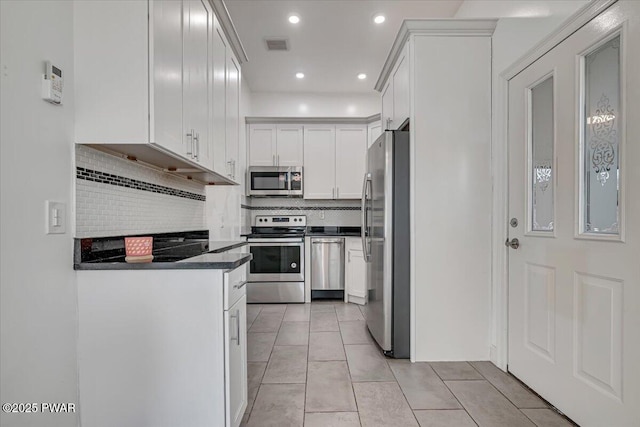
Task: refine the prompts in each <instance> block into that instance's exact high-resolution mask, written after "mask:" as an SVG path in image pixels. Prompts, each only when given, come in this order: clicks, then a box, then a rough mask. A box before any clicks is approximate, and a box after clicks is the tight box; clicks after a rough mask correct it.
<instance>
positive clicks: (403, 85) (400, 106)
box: [391, 45, 410, 129]
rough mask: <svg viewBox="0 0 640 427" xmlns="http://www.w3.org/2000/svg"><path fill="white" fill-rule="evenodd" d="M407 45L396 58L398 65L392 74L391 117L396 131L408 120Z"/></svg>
mask: <svg viewBox="0 0 640 427" xmlns="http://www.w3.org/2000/svg"><path fill="white" fill-rule="evenodd" d="M407 49H408V45H407V46H406V47H405V48H404V49H403V51H402V52H403V53H402V55H401V56H400V58H398V65H397V66H396V69H395V71H394V72H393V115H392V116H391V117H392V119H391V126H392V129H398V128H399V127H400V126H401V125H402V123H404V122H405V120H407V119H408V118H409V108H410V104H409V103H410V94H409V55H407Z"/></svg>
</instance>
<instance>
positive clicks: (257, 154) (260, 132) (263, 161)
mask: <svg viewBox="0 0 640 427" xmlns="http://www.w3.org/2000/svg"><path fill="white" fill-rule="evenodd" d="M275 155H276V126H275V125H250V126H249V166H275V165H276V158H275Z"/></svg>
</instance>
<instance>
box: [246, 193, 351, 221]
mask: <svg viewBox="0 0 640 427" xmlns="http://www.w3.org/2000/svg"><path fill="white" fill-rule="evenodd" d="M249 201H250V203H251V205H250V206H247V207H246V208H244V209H242V211H243V212H245V211H246V212H250V215H251V219H250V222H251V225H253V224H255V218H256V216H257V215H306V216H307V225H310V226H312V225H319V226H359V225H360V222H361V217H360V201H359V200H305V199H302V198H276V197H270V198H266V197H265V198H257V197H254V198H251V199H249Z"/></svg>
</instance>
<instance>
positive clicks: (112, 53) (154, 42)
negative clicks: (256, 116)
mask: <svg viewBox="0 0 640 427" xmlns="http://www.w3.org/2000/svg"><path fill="white" fill-rule="evenodd" d="M234 46H235V45H234ZM74 62H75V63H74V72H75V75H74V78H75V102H76V106H77V109H76V120H75V138H76V142H77V143H80V144H89V145H95V146H102V147H104V148H107V149H110V150H112V151H117V152H119V153H122V154H124V155H126V156H127V157H128V158H132V159H134V158H135V159H138V160H143V161H145V162H147V163H150V164H154V165H156V166H160V167H162V168H165V169H167V170H169V171H175V172H177V173H184V174H186V175H189V176H192V177H193V178H194V179H199V180H200V181H203V182H216V183H227V184H229V183H234V181H235V179H234V178H235V174H234V173H233V172H234V171H233V169H232V168H231V171H230V170H229V166H228V164H227V162H228V161H230V160H231V161H237V158H238V154H237V148H235V149H234V147H237V145H238V135H239V126H240V117H239V97H240V90H239V88H240V66H239V62H238V61H237V60H236V59H235V57H234V55H233V52H231V50H230V47H229V44H228V43H227V41H226V39H225V37H224V34H223V32H222V31H221V28H220V25H219V24H218V23H217V20H216V19H215V15H214V11H213V9H212V6H211V4H210V3H209V1H208V0H163V1H158V0H149V1H81V2H74ZM227 75H229V76H230V77H229V78H227ZM227 139H229V147H227ZM227 152H229V153H230V155H228V154H227Z"/></svg>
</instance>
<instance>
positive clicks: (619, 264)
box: [507, 1, 640, 427]
mask: <svg viewBox="0 0 640 427" xmlns="http://www.w3.org/2000/svg"><path fill="white" fill-rule="evenodd" d="M509 218H510V219H511V221H510V226H509V239H510V242H509V241H508V242H507V243H511V244H512V245H513V247H510V248H509V249H508V250H509V358H508V368H509V371H510V372H512V373H513V374H514V375H515V376H516V377H518V378H519V379H521V380H522V381H523V382H525V383H526V384H527V385H529V386H530V387H531V388H532V389H533V390H535V391H536V392H537V393H539V394H540V395H541V396H542V397H544V398H545V399H547V400H548V401H550V402H551V403H552V404H553V405H555V406H556V407H557V408H558V409H559V410H560V411H562V412H564V413H565V414H566V415H567V416H568V417H570V418H571V419H573V420H574V421H576V422H577V423H578V424H580V425H581V426H583V427H588V426H594V427H603V426H608V427H624V426H640V2H636V1H620V2H618V3H616V4H614V5H613V6H611V7H610V8H609V9H607V10H606V11H604V12H603V13H602V14H600V15H599V16H598V17H596V18H595V19H593V20H592V21H591V22H590V23H588V24H587V25H585V26H584V27H582V28H581V29H580V30H578V31H577V32H575V33H574V34H572V35H571V36H570V37H569V38H567V39H566V40H565V41H563V42H562V43H560V44H559V45H557V46H556V47H555V48H554V49H552V50H551V51H550V52H548V53H547V54H546V55H544V56H543V57H542V58H540V59H539V60H537V61H536V62H534V63H533V64H532V65H530V66H529V67H528V68H526V69H525V70H524V71H522V72H521V73H520V74H518V75H517V76H515V77H514V78H513V79H511V80H510V81H509ZM516 221H517V224H516ZM514 239H517V241H518V243H519V246H518V245H517V244H516V242H515V241H514Z"/></svg>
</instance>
